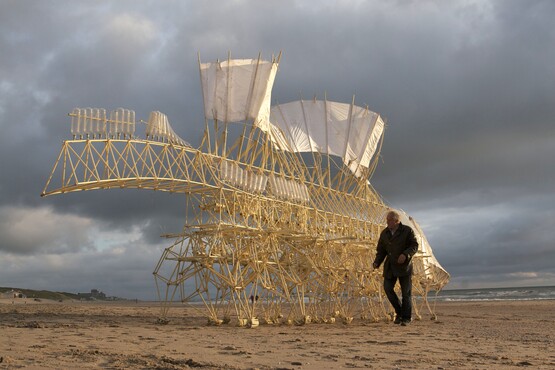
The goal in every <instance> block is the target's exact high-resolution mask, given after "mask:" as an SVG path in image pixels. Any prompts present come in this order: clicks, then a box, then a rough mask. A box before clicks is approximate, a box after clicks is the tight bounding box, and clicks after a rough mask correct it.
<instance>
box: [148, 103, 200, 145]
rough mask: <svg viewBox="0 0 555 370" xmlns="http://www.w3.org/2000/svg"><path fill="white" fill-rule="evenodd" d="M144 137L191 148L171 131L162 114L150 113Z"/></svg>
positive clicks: (166, 119)
mask: <svg viewBox="0 0 555 370" xmlns="http://www.w3.org/2000/svg"><path fill="white" fill-rule="evenodd" d="M146 137H147V139H149V138H152V139H158V140H162V141H164V142H168V143H172V144H178V145H183V146H191V145H190V144H189V143H187V142H186V141H185V140H183V139H182V138H181V137H179V135H177V134H176V133H175V131H173V128H172V127H171V125H170V121H169V120H168V117H167V116H166V115H165V114H164V113H161V112H158V111H153V112H150V116H149V117H148V122H147V124H146Z"/></svg>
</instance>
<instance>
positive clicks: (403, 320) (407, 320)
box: [401, 319, 412, 326]
mask: <svg viewBox="0 0 555 370" xmlns="http://www.w3.org/2000/svg"><path fill="white" fill-rule="evenodd" d="M411 321H412V320H411V319H402V320H401V326H407V325H408V324H410V322H411Z"/></svg>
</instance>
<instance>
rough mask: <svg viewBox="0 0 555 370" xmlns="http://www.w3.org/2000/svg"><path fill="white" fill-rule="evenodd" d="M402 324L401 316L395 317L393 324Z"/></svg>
mask: <svg viewBox="0 0 555 370" xmlns="http://www.w3.org/2000/svg"><path fill="white" fill-rule="evenodd" d="M402 322H403V319H402V318H401V316H395V320H394V321H393V323H394V324H396V325H398V324H401V323H402Z"/></svg>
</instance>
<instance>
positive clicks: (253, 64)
mask: <svg viewBox="0 0 555 370" xmlns="http://www.w3.org/2000/svg"><path fill="white" fill-rule="evenodd" d="M277 67H278V63H277V62H268V61H263V60H259V59H258V60H257V59H231V60H225V61H222V62H215V63H201V64H200V78H201V83H202V92H203V98H204V115H205V117H206V118H207V119H214V120H220V121H224V122H244V121H247V120H253V122H254V123H255V125H260V126H262V127H267V125H268V120H269V117H270V99H271V95H272V86H273V84H274V79H275V77H276V72H277Z"/></svg>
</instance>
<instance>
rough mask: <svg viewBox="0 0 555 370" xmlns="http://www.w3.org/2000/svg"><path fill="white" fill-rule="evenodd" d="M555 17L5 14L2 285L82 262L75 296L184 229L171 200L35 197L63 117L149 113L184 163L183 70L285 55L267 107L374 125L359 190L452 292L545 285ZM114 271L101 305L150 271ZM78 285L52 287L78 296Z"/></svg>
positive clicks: (6, 7) (171, 5)
mask: <svg viewBox="0 0 555 370" xmlns="http://www.w3.org/2000/svg"><path fill="white" fill-rule="evenodd" d="M554 16H555V3H553V2H551V1H532V2H524V1H493V2H487V1H475V2H473V1H460V2H442V1H423V2H412V1H397V2H380V1H324V2H318V3H314V2H308V1H279V2H278V1H265V2H255V1H225V2H203V1H197V2H194V1H185V2H178V1H170V2H165V3H163V5H161V3H159V2H148V1H147V2H141V3H139V4H137V2H135V1H118V2H112V3H101V4H97V3H92V2H75V1H71V2H70V1H60V2H57V3H56V2H54V3H52V2H40V1H30V2H21V1H3V2H2V3H1V4H0V71H1V75H0V129H1V130H2V135H0V165H1V169H2V180H1V182H0V231H1V233H0V235H1V236H0V253H4V255H5V257H6V258H0V271H2V272H0V282H1V281H6V280H7V279H9V278H10V279H13V278H14V277H16V276H17V277H22V276H24V275H25V274H26V273H22V272H21V271H23V270H18V269H33V268H35V267H36V266H34V265H33V264H34V263H38V262H31V263H30V264H29V265H25V263H23V262H22V261H23V260H21V259H18V258H19V257H18V256H23V255H24V256H26V257H25V258H30V256H34V255H36V256H43V257H44V256H45V255H46V256H47V257H48V258H51V259H52V260H55V259H56V258H57V256H66V257H67V258H69V257H70V258H71V259H72V261H73V262H74V263H83V261H84V260H85V259H88V260H90V259H92V260H94V261H95V262H94V264H95V266H96V268H97V269H98V270H100V271H95V272H92V271H91V275H88V276H87V278H88V279H93V277H94V279H101V278H100V276H105V275H103V274H102V273H101V272H106V274H108V271H109V273H111V274H113V273H114V266H115V265H114V264H112V263H109V262H107V261H106V260H104V257H105V256H112V254H114V253H115V254H117V253H118V252H114V251H117V250H119V249H118V248H120V249H121V248H123V249H124V250H126V251H128V252H131V251H132V246H131V244H137V245H140V248H144V249H142V250H148V253H143V254H144V255H147V256H148V259H149V261H152V264H153V263H154V262H155V260H156V259H157V258H158V257H157V255H158V254H159V249H160V248H161V246H163V245H164V243H166V244H167V241H164V240H161V239H160V238H159V235H160V234H164V233H172V232H176V231H179V230H180V228H181V227H182V225H183V223H184V217H185V215H184V207H185V199H184V198H183V199H180V197H179V195H174V194H160V193H154V192H145V191H132V190H113V191H112V190H110V191H96V192H84V193H75V194H67V195H64V196H54V197H49V198H45V199H41V198H40V197H39V194H40V192H41V191H42V188H43V186H44V183H45V181H46V179H47V177H48V174H49V171H50V169H51V166H52V165H53V163H54V160H55V158H56V156H57V154H58V151H59V147H60V144H61V141H62V140H63V139H67V138H69V137H70V132H69V120H68V117H67V113H68V112H70V111H71V110H72V109H73V108H74V107H88V106H91V107H103V108H106V109H107V110H111V109H115V108H118V107H125V108H129V109H134V110H135V111H136V112H137V117H138V118H139V119H147V118H148V113H149V112H150V111H152V110H159V111H162V112H164V113H166V114H167V115H168V117H169V119H170V122H171V124H172V126H173V128H174V130H175V131H176V132H177V133H178V134H179V135H180V136H181V137H183V138H184V139H185V140H187V141H188V142H190V143H192V144H193V145H198V144H199V143H200V137H201V133H202V129H203V116H202V114H203V113H202V111H203V109H202V99H201V90H200V82H199V76H198V65H197V52H200V57H201V60H202V61H213V60H215V59H220V60H221V59H225V58H227V52H228V51H231V56H232V58H255V57H257V56H258V53H259V52H262V57H263V58H264V59H269V58H270V57H271V55H272V54H274V55H277V54H278V53H279V52H280V51H282V52H283V56H282V59H281V63H280V68H279V72H278V75H277V78H276V82H275V84H274V90H273V95H272V98H273V101H274V102H279V103H286V102H289V101H293V100H297V99H299V98H300V97H301V96H302V97H303V98H305V99H311V98H312V97H313V96H314V95H316V96H317V97H318V98H323V97H324V94H326V95H327V97H328V99H329V100H335V101H342V102H350V101H351V98H352V96H353V95H355V102H356V104H358V105H366V104H368V106H369V108H370V109H371V110H374V111H377V112H379V113H380V114H382V115H383V116H385V117H386V118H387V120H388V124H387V130H386V133H385V139H384V146H383V149H382V153H381V160H380V164H379V166H378V169H377V171H376V173H375V174H374V176H373V178H372V180H371V181H372V183H373V185H374V187H375V188H376V189H377V190H378V191H379V192H380V193H381V194H382V195H383V196H384V198H385V199H386V201H388V202H389V203H391V204H392V205H393V206H394V207H397V208H402V209H404V210H406V211H407V212H408V213H409V214H411V215H413V216H414V217H415V218H416V220H417V221H419V222H420V223H421V224H422V226H423V228H424V230H425V232H426V234H427V236H428V239H429V241H430V243H431V245H432V247H433V248H434V252H435V254H436V256H437V258H438V259H439V261H440V262H441V263H442V265H443V266H444V267H445V268H446V269H447V270H448V271H450V272H451V274H452V275H453V279H452V281H453V284H452V285H453V286H454V287H457V286H462V285H465V286H466V285H472V284H477V283H479V281H480V280H483V281H486V282H487V281H490V282H492V283H496V284H497V283H499V284H502V283H503V281H506V282H511V283H514V284H526V283H527V282H530V283H544V284H553V283H554V282H555V271H554V269H553V268H552V267H551V266H550V265H549V263H546V261H549V260H553V253H554V252H553V251H554V250H555V244H554V243H553V242H552V240H555V235H554V234H553V233H554V231H553V230H550V228H548V230H544V231H543V232H542V230H543V229H542V227H541V225H549V224H551V225H553V224H555V216H554V214H553V211H552V210H553V209H554V207H555V196H554V192H553V188H554V186H555V181H554V179H555V171H552V170H551V167H552V164H551V162H552V158H554V157H555V146H554V145H553V138H554V137H555V122H554V120H555V104H553V97H554V96H555V83H554V82H555V64H554V63H553V60H555V46H554V44H553V40H554V39H555V27H554V26H553V25H552V23H553V22H552V19H553V18H554ZM139 130H140V128H139ZM53 220H54V221H55V222H53ZM68 225H69V226H70V227H68ZM24 230H29V232H27V233H25V232H24ZM98 233H101V236H100V237H99V236H98ZM115 235H118V237H117V238H118V240H119V243H120V244H118V247H114V246H113V243H110V242H108V241H109V240H110V239H111V238H113V237H114V236H115ZM126 238H127V239H126ZM125 240H127V245H126V242H125ZM127 248H129V249H127ZM149 248H150V249H149ZM499 251H502V253H499ZM118 256H119V255H118ZM127 256H128V254H123V255H122V256H121V257H118V258H115V261H117V263H118V264H119V265H118V266H120V270H121V271H123V272H122V276H121V279H118V281H121V285H119V287H118V288H116V287H114V289H121V290H123V288H121V287H122V286H123V284H126V282H129V281H130V280H129V279H127V280H126V278H125V276H128V277H129V278H133V279H138V280H140V281H142V284H143V285H142V286H143V287H145V286H146V287H147V288H150V280H149V279H150V275H149V274H148V273H144V271H142V270H141V271H140V272H139V271H138V269H139V270H140V269H143V268H144V267H145V266H146V265H148V263H147V257H145V258H144V259H142V260H141V261H136V260H134V259H133V258H128V257H127ZM8 257H9V258H8ZM37 258H39V257H37ZM32 260H33V259H32V258H31V259H30V261H32ZM55 265H56V264H54V263H53V265H52V266H55ZM108 265H110V266H108ZM18 266H19V267H18ZM136 266H141V267H140V268H137V267H136ZM48 268H51V269H53V268H54V267H48V265H47V266H46V267H44V269H45V270H44V273H47V270H48ZM56 268H59V269H65V270H66V273H67V274H68V275H71V274H73V273H74V271H71V270H70V269H69V268H68V267H59V266H58V267H56ZM6 271H9V273H8V272H6ZM141 273H144V275H145V276H144V278H139V277H138V276H139V275H140V274H141ZM94 274H96V275H94ZM126 274H127V275H126ZM500 276H501V277H502V278H499V277H500ZM75 279H76V281H75V284H74V285H71V284H69V285H64V286H65V287H66V288H67V289H68V290H77V289H81V290H82V289H85V288H88V287H82V285H79V284H81V283H80V282H79V281H77V280H78V279H77V278H75ZM141 279H143V280H141ZM503 279H505V280H503ZM83 281H84V280H83ZM15 282H17V281H15ZM104 283H105V284H111V283H110V282H109V281H104V280H102V284H104ZM14 284H15V283H14ZM52 284H53V285H56V284H62V281H54V280H52ZM0 285H1V284H0ZM29 285H32V283H31V282H30V281H29ZM139 285H140V284H139ZM58 286H59V285H58ZM97 288H101V289H103V287H102V286H97ZM135 288H137V287H135ZM147 288H145V289H147ZM137 290H140V288H137Z"/></svg>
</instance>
